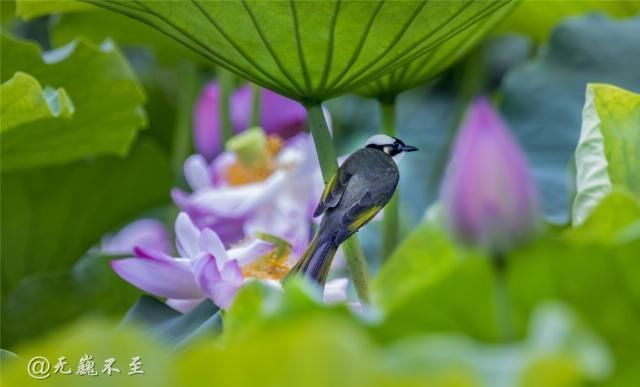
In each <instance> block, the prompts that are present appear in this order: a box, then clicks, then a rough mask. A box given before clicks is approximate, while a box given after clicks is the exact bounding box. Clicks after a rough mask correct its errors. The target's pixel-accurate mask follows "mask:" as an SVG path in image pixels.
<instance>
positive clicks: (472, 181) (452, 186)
mask: <svg viewBox="0 0 640 387" xmlns="http://www.w3.org/2000/svg"><path fill="white" fill-rule="evenodd" d="M441 202H442V204H443V211H444V214H445V216H446V221H447V223H448V226H449V228H450V230H451V232H452V234H453V235H454V236H455V238H456V239H458V240H460V241H461V242H463V243H465V244H466V245H469V246H474V247H478V248H481V249H484V250H487V251H489V252H491V253H492V254H501V253H504V252H506V251H507V250H509V249H510V248H512V247H513V246H514V245H515V244H517V243H519V242H522V241H524V240H526V239H527V238H528V237H530V236H531V235H532V233H533V232H534V231H535V228H536V220H537V192H536V187H535V183H534V181H533V180H532V178H531V175H530V174H529V169H528V165H527V161H526V158H525V156H524V154H523V152H522V150H521V149H520V147H519V146H518V144H517V142H516V141H515V139H514V138H513V136H512V135H511V133H510V132H509V129H508V128H507V126H506V124H505V123H504V122H503V121H502V119H501V118H500V116H499V115H498V113H497V112H496V111H495V110H494V108H493V107H492V106H491V103H490V102H489V100H488V99H487V98H485V97H481V98H478V99H477V100H475V101H474V102H473V103H472V105H471V107H470V109H469V111H468V112H467V116H466V118H465V121H464V123H463V125H462V127H461V128H460V130H459V133H458V136H457V138H456V142H455V144H454V148H453V153H452V157H451V161H450V163H449V166H448V168H447V172H446V176H445V179H444V182H443V186H442V190H441Z"/></svg>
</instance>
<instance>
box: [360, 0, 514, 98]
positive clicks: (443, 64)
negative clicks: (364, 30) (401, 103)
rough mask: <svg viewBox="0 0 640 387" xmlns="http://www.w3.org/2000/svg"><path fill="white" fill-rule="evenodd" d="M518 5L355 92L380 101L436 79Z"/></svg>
mask: <svg viewBox="0 0 640 387" xmlns="http://www.w3.org/2000/svg"><path fill="white" fill-rule="evenodd" d="M515 4H516V3H512V4H509V5H508V6H506V7H502V8H501V9H499V10H498V11H496V12H494V13H493V14H491V15H490V16H488V17H486V18H483V19H482V20H481V21H479V22H478V23H476V24H474V25H473V26H471V27H469V28H467V29H465V30H463V31H460V32H459V33H458V34H456V35H455V36H453V37H452V38H451V39H449V40H447V41H446V42H444V43H442V44H441V45H439V46H437V47H436V48H434V49H433V50H431V51H429V52H428V53H427V54H425V55H423V56H422V57H419V58H418V59H416V60H414V61H411V62H409V63H407V64H405V65H403V66H401V67H398V68H396V69H395V70H393V71H391V72H390V73H389V74H387V75H385V76H383V77H381V78H378V79H376V80H375V81H373V82H371V83H369V84H367V85H366V86H364V87H362V88H360V89H358V90H356V93H357V94H360V95H363V96H366V97H375V98H379V99H385V98H392V97H394V96H396V95H398V94H400V93H401V92H403V91H405V90H408V89H411V88H413V87H416V86H419V85H421V84H423V83H425V82H427V81H429V80H431V79H433V78H435V77H436V76H438V75H439V74H440V73H441V72H442V71H444V70H445V69H446V68H448V67H449V66H451V65H452V64H454V63H455V62H457V61H458V60H460V59H461V58H462V57H463V56H464V55H465V54H467V53H468V52H469V51H470V50H471V49H472V48H473V47H475V46H476V45H477V44H478V43H479V42H480V41H481V40H482V39H483V38H484V37H485V36H486V35H487V33H488V32H489V31H491V29H492V28H493V27H494V26H495V25H496V24H497V23H499V22H500V21H501V20H502V19H504V18H505V16H506V15H508V14H509V13H510V12H511V10H512V8H513V5H515Z"/></svg>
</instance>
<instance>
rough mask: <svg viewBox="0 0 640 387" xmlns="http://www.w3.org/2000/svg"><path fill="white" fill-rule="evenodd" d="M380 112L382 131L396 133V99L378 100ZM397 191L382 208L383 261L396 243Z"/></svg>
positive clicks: (397, 221)
mask: <svg viewBox="0 0 640 387" xmlns="http://www.w3.org/2000/svg"><path fill="white" fill-rule="evenodd" d="M380 112H381V121H382V131H383V132H384V133H385V134H387V135H389V136H395V135H396V101H395V97H394V98H391V99H385V100H381V101H380ZM398 196H399V195H398V192H397V191H396V193H395V194H394V195H393V197H392V198H391V200H390V201H389V203H387V205H386V206H385V208H384V218H383V220H382V248H381V253H380V254H381V260H382V263H384V262H385V261H386V260H388V259H389V258H390V257H391V253H393V250H394V249H395V248H396V245H397V244H398V231H399V230H398V227H399V208H400V203H399V198H398Z"/></svg>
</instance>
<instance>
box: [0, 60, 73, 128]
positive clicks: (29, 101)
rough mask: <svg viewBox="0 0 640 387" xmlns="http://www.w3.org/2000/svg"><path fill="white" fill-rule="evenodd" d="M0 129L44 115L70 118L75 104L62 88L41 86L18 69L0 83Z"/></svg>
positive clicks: (37, 118) (16, 125)
mask: <svg viewBox="0 0 640 387" xmlns="http://www.w3.org/2000/svg"><path fill="white" fill-rule="evenodd" d="M0 101H2V102H0V115H2V122H1V123H0V132H4V131H6V130H9V129H13V128H16V127H18V126H20V125H22V124H27V123H29V122H34V121H38V120H41V119H46V118H67V119H68V118H71V117H72V116H73V112H74V107H73V103H72V102H71V99H69V96H68V95H67V92H66V91H65V90H64V89H63V88H58V89H57V90H55V89H53V88H51V87H45V88H44V89H43V88H42V86H41V85H40V83H39V82H38V80H37V79H35V78H34V77H32V76H31V75H29V74H25V73H23V72H17V73H16V74H15V75H14V76H13V78H11V79H9V80H8V81H6V82H5V83H3V84H2V86H1V87H0Z"/></svg>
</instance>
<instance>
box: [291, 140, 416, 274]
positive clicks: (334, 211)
mask: <svg viewBox="0 0 640 387" xmlns="http://www.w3.org/2000/svg"><path fill="white" fill-rule="evenodd" d="M417 150H418V148H416V147H414V146H411V145H406V144H405V143H404V142H402V141H401V140H400V139H398V138H396V137H392V136H388V135H386V134H376V135H374V136H372V137H370V138H369V139H368V140H367V142H366V144H365V146H364V147H363V148H360V149H358V150H357V151H355V152H353V153H352V154H351V155H350V156H349V157H347V159H346V160H345V161H344V162H343V163H342V165H341V166H340V167H339V168H338V170H337V171H336V172H335V174H334V175H333V176H332V177H331V179H330V180H329V181H328V182H327V184H326V186H325V188H324V191H323V193H322V195H321V197H320V202H319V203H318V206H317V208H316V210H315V212H314V213H313V217H314V218H315V217H318V216H321V215H322V216H323V217H322V220H321V221H320V226H319V227H318V230H317V232H316V234H315V235H314V237H313V239H312V240H311V242H310V243H309V246H308V247H307V249H306V251H305V252H304V253H303V254H302V256H301V257H300V259H299V260H298V262H297V263H296V264H295V265H294V266H293V268H291V270H290V272H289V273H288V275H287V277H286V278H285V281H286V280H287V279H288V278H291V277H293V276H300V275H302V276H304V277H306V278H308V279H310V280H311V281H312V282H315V283H317V284H318V285H320V286H324V283H325V281H326V278H327V274H328V272H329V267H330V266H331V262H332V261H333V257H334V256H335V254H336V251H337V250H338V247H339V246H340V244H342V243H343V242H344V241H346V240H347V239H348V238H349V237H350V236H351V235H353V234H354V233H356V232H358V230H360V229H361V228H362V227H363V226H365V225H366V224H367V223H369V221H371V219H373V217H375V216H376V214H377V213H378V212H379V211H380V210H381V209H382V208H383V207H384V206H385V205H386V204H387V203H388V202H389V200H391V197H392V196H393V194H394V192H395V190H396V187H397V185H398V180H399V179H400V173H399V170H398V163H399V162H400V160H401V159H402V158H403V157H404V155H405V154H406V153H408V152H414V151H417Z"/></svg>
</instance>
